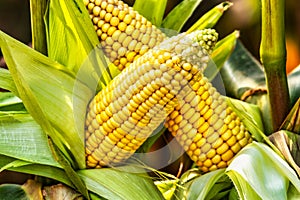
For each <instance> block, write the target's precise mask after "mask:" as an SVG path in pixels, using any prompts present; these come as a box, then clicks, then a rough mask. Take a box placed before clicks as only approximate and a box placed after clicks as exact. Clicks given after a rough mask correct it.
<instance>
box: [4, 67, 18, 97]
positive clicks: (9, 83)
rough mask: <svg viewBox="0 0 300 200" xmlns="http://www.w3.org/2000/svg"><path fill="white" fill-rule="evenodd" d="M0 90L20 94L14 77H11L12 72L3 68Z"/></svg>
mask: <svg viewBox="0 0 300 200" xmlns="http://www.w3.org/2000/svg"><path fill="white" fill-rule="evenodd" d="M0 88H2V89H6V90H8V91H11V92H13V93H14V94H15V95H17V94H18V90H17V88H16V85H15V83H14V81H13V79H12V77H11V74H10V72H9V71H8V70H7V69H4V68H1V67H0ZM17 96H18V95H17Z"/></svg>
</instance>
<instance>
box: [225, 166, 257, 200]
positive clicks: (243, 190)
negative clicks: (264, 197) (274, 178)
mask: <svg viewBox="0 0 300 200" xmlns="http://www.w3.org/2000/svg"><path fill="white" fill-rule="evenodd" d="M227 175H228V176H229V177H230V178H231V180H232V182H233V183H234V186H235V188H236V190H237V193H238V196H239V199H240V200H247V199H256V200H260V199H261V198H260V197H259V195H258V194H257V193H256V192H255V190H253V188H252V187H251V186H250V185H249V183H248V181H247V180H245V179H244V178H243V177H242V176H241V175H240V174H239V173H235V172H233V171H229V172H227Z"/></svg>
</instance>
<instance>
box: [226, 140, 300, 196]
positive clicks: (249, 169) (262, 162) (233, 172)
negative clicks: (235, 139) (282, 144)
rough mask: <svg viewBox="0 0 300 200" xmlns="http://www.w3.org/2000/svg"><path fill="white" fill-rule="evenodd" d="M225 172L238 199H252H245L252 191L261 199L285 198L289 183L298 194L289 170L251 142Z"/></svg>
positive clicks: (269, 151) (267, 150) (263, 147)
mask: <svg viewBox="0 0 300 200" xmlns="http://www.w3.org/2000/svg"><path fill="white" fill-rule="evenodd" d="M226 173H227V175H228V176H229V177H230V178H231V179H232V181H233V182H234V185H235V186H236V188H237V190H238V193H239V195H240V197H241V198H242V199H253V198H248V197H249V195H252V194H253V193H254V192H253V191H255V193H256V194H257V195H258V196H259V197H260V198H261V199H278V200H279V199H280V200H281V199H286V197H287V191H288V187H289V182H291V183H292V184H293V185H294V186H295V188H296V189H297V190H298V191H300V181H299V179H298V177H297V175H296V173H295V172H294V171H293V169H292V168H291V167H290V166H289V165H288V164H287V162H286V161H285V160H283V159H282V158H281V157H280V156H279V155H278V154H276V153H275V152H274V151H273V150H272V149H270V147H268V146H266V145H265V144H263V143H257V142H253V143H251V144H249V145H247V146H246V147H245V148H243V149H242V150H241V151H240V152H239V153H238V154H237V155H236V157H235V158H234V159H233V160H232V162H231V164H230V165H229V166H228V168H227V170H226ZM249 188H251V189H249ZM251 190H253V191H251Z"/></svg>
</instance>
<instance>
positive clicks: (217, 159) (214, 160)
mask: <svg viewBox="0 0 300 200" xmlns="http://www.w3.org/2000/svg"><path fill="white" fill-rule="evenodd" d="M211 161H212V162H213V163H214V164H218V163H219V162H221V156H220V155H218V154H217V155H215V156H214V157H213V158H212V159H211Z"/></svg>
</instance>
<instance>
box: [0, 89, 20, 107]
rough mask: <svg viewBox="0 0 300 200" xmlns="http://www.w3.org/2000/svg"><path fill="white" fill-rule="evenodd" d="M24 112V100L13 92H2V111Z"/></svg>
mask: <svg viewBox="0 0 300 200" xmlns="http://www.w3.org/2000/svg"><path fill="white" fill-rule="evenodd" d="M13 110H15V111H24V110H25V108H24V105H23V103H22V100H21V99H19V98H18V97H17V96H15V95H14V94H12V93H11V92H0V111H13Z"/></svg>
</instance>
